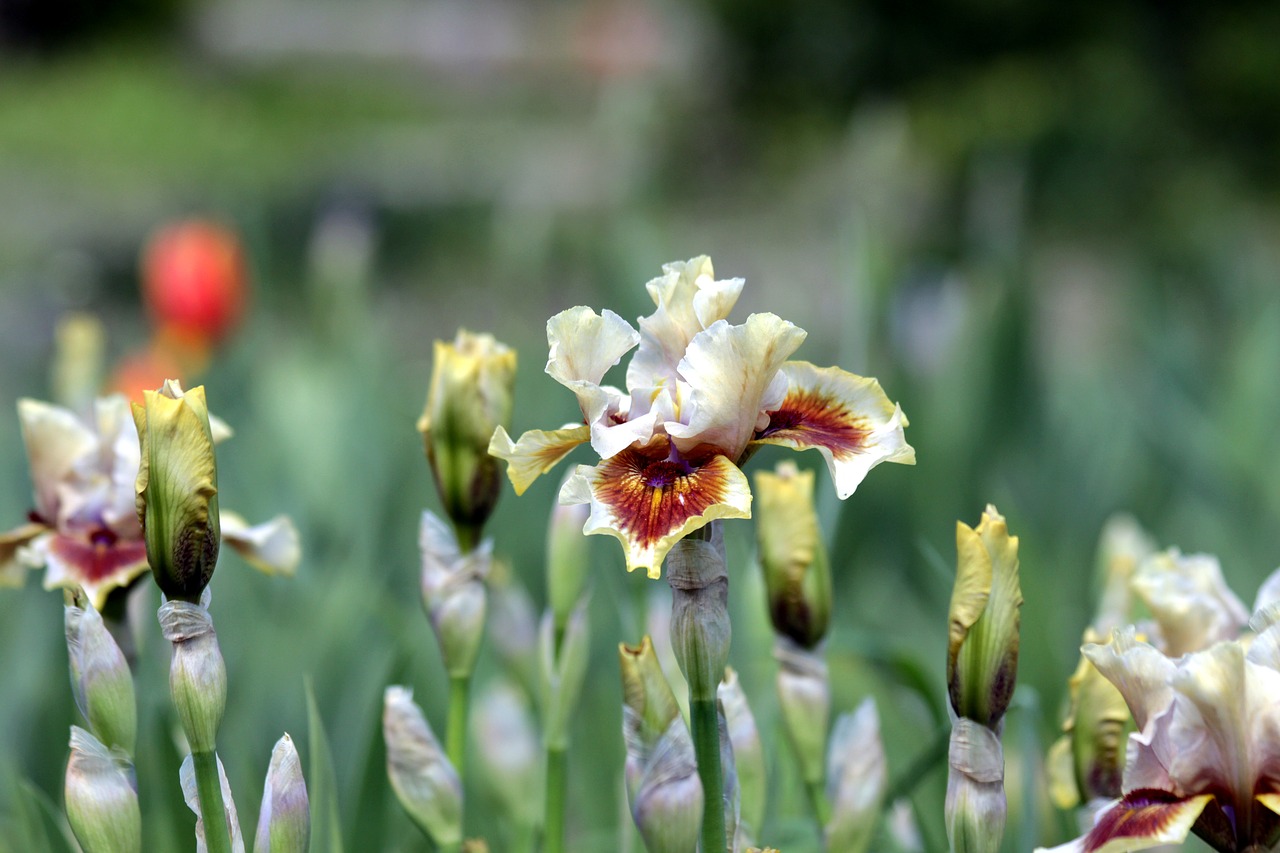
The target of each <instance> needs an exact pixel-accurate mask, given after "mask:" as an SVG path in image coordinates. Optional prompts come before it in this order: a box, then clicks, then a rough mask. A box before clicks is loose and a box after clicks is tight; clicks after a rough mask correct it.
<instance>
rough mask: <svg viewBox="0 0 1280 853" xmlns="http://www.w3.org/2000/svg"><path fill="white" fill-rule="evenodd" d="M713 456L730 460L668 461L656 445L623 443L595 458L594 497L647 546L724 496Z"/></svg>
mask: <svg viewBox="0 0 1280 853" xmlns="http://www.w3.org/2000/svg"><path fill="white" fill-rule="evenodd" d="M717 459H719V460H723V464H731V463H729V462H728V460H725V459H724V457H723V456H712V457H706V458H702V459H698V460H696V461H690V462H687V463H686V462H682V461H673V460H670V459H668V457H667V450H666V448H665V447H661V446H659V447H658V448H657V449H655V450H637V449H635V448H628V449H627V450H624V451H622V452H621V453H619V454H618V455H617V456H614V457H612V458H611V459H608V460H606V461H604V462H602V463H601V464H600V469H599V471H600V474H599V480H597V482H596V486H595V492H596V499H597V500H599V501H600V502H601V503H603V504H605V505H606V506H608V507H609V508H610V509H611V510H612V511H613V514H614V516H615V517H616V518H617V520H618V527H619V528H620V529H621V530H622V532H623V533H624V534H626V536H627V538H629V539H631V540H633V541H634V542H636V543H638V544H640V545H641V546H642V547H645V548H648V547H651V546H652V545H653V544H654V543H656V542H657V541H658V540H660V539H662V538H663V537H664V536H668V535H670V534H671V533H672V532H673V531H675V530H678V529H679V528H680V527H681V526H683V525H684V523H685V522H686V521H688V520H689V519H690V518H694V517H696V516H699V515H702V514H703V513H704V512H706V511H707V510H708V509H709V508H710V507H712V506H714V505H716V504H718V503H721V502H723V500H724V498H725V493H726V488H725V487H726V482H725V477H724V476H723V474H722V473H721V472H720V471H718V470H716V468H717V467H718V466H714V465H712V463H713V462H715V460H717Z"/></svg>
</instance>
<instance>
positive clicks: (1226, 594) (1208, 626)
mask: <svg viewBox="0 0 1280 853" xmlns="http://www.w3.org/2000/svg"><path fill="white" fill-rule="evenodd" d="M1131 586H1132V588H1133V591H1134V594H1136V595H1137V596H1138V598H1140V599H1142V602H1143V603H1144V604H1146V606H1147V608H1148V609H1149V610H1150V611H1151V616H1152V619H1153V620H1154V622H1155V629H1154V631H1153V632H1152V633H1153V634H1154V635H1155V637H1157V638H1158V642H1157V645H1158V646H1159V647H1160V649H1161V651H1163V652H1164V653H1165V654H1167V655H1169V656H1170V657H1178V656H1179V655H1184V654H1187V653H1188V652H1196V651H1201V650H1202V649H1207V648H1209V647H1210V646H1211V645H1213V644H1214V643H1218V642H1222V641H1224V640H1234V639H1235V638H1236V637H1238V636H1239V635H1240V631H1241V630H1242V629H1243V628H1244V626H1245V623H1247V622H1248V621H1249V612H1248V611H1247V610H1245V607H1244V603H1243V602H1242V601H1240V599H1239V598H1237V597H1236V594H1235V593H1234V592H1232V591H1231V590H1230V589H1229V588H1228V587H1227V582H1226V581H1225V580H1223V577H1222V568H1221V566H1219V565H1218V558H1217V557H1214V556H1211V555H1209V554H1183V553H1181V552H1180V551H1179V550H1178V549H1177V548H1170V549H1169V550H1167V551H1163V552H1161V553H1158V554H1154V555H1152V556H1151V557H1148V558H1147V559H1146V560H1144V561H1143V563H1142V565H1140V566H1139V567H1138V569H1137V571H1135V572H1134V575H1133V579H1132V581H1131Z"/></svg>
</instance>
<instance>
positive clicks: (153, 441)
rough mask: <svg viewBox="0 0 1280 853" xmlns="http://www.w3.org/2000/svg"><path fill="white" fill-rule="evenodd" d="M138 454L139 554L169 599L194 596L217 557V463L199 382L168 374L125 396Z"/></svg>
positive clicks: (198, 594) (207, 581) (206, 582)
mask: <svg viewBox="0 0 1280 853" xmlns="http://www.w3.org/2000/svg"><path fill="white" fill-rule="evenodd" d="M133 420H134V423H135V424H137V427H138V439H139V441H140V442H141V450H142V461H141V464H140V465H139V467H138V479H137V484H136V489H137V508H138V519H139V520H140V521H141V522H142V533H143V537H144V538H145V539H146V543H147V560H148V561H149V562H150V563H151V573H152V575H154V577H155V579H156V583H157V584H158V585H159V586H160V590H161V591H162V592H163V593H164V594H165V595H166V596H167V597H169V598H171V599H182V600H184V601H198V600H199V599H200V592H201V591H202V590H203V589H204V588H205V587H206V586H207V585H208V584H209V579H210V578H211V577H213V569H214V566H215V565H216V563H217V562H218V544H219V538H220V534H219V530H218V471H217V466H216V465H215V463H214V456H213V433H212V431H211V430H210V427H209V408H208V405H207V404H206V403H205V395H204V386H200V387H198V388H192V389H191V390H190V391H187V392H185V393H184V392H183V390H182V387H181V386H180V385H179V384H178V383H177V382H176V381H174V380H168V381H166V382H165V383H164V385H163V386H162V387H161V388H160V390H159V391H145V392H143V403H142V404H141V405H139V404H137V403H134V404H133Z"/></svg>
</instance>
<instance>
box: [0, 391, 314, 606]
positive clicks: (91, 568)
mask: <svg viewBox="0 0 1280 853" xmlns="http://www.w3.org/2000/svg"><path fill="white" fill-rule="evenodd" d="M18 417H19V419H20V420H21V422H22V438H23V441H24V442H25V443H26V447H27V458H28V460H29V463H30V467H31V479H32V481H33V483H34V485H35V508H34V509H33V510H32V511H31V513H30V516H29V519H30V520H29V522H28V523H27V524H24V525H22V526H20V527H18V528H15V529H14V530H11V531H9V532H7V533H0V583H7V584H9V585H19V586H20V585H21V584H22V582H23V581H24V579H25V574H26V571H25V570H26V569H27V568H38V567H40V566H46V567H47V570H46V572H45V578H44V585H45V588H46V589H53V588H54V587H59V586H63V587H70V588H75V587H77V586H79V587H83V588H84V591H85V594H86V595H87V596H88V598H89V600H90V601H92V602H93V606H94V607H95V608H98V609H101V608H102V607H103V605H104V604H105V603H106V598H107V594H108V593H110V592H111V590H113V589H116V588H117V587H123V586H127V585H128V584H129V583H130V582H131V581H132V580H133V579H134V578H136V577H137V576H138V575H140V574H142V573H143V572H145V571H146V570H147V566H148V563H147V547H146V542H145V541H144V540H143V536H142V525H141V523H140V522H139V521H138V512H137V508H136V502H135V501H136V495H135V489H134V486H135V481H136V479H137V476H138V466H139V464H140V460H141V453H140V450H139V446H138V432H137V429H136V427H135V425H134V422H133V416H132V415H131V414H130V411H129V402H128V401H127V400H126V399H125V398H124V397H122V396H118V395H113V396H109V397H102V398H99V399H98V400H96V401H95V402H94V405H93V409H92V419H91V420H88V421H86V420H82V419H81V418H80V417H79V416H78V415H76V414H75V413H74V412H72V411H71V410H69V409H65V408H63V407H61V406H55V405H52V404H49V403H43V402H40V401H38V400H29V399H24V400H19V401H18ZM212 421H213V423H212V429H213V439H214V441H215V442H216V441H218V440H220V439H223V438H226V437H228V436H230V435H231V430H230V429H229V428H228V427H227V425H226V424H224V423H222V422H221V421H219V420H217V419H216V418H214V419H212ZM222 535H223V540H224V541H225V542H227V544H229V545H232V546H233V547H234V548H236V550H238V551H239V552H240V553H241V554H242V555H243V556H244V557H245V559H247V560H248V561H249V562H250V563H252V564H253V565H254V566H256V567H258V568H260V569H262V570H263V571H266V572H268V573H275V572H281V573H285V574H289V573H292V572H293V570H294V569H295V568H296V567H297V564H298V561H299V559H300V558H301V552H300V550H299V547H298V534H297V532H296V531H295V530H294V528H293V525H292V523H291V522H290V521H289V519H288V518H286V517H284V516H279V517H277V518H275V519H273V520H271V521H268V522H266V523H264V524H260V525H257V526H254V527H250V526H249V525H248V524H247V523H246V522H245V521H244V519H243V518H241V517H239V516H237V515H234V514H232V513H224V514H223V515H222Z"/></svg>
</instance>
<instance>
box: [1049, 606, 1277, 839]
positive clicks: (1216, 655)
mask: <svg viewBox="0 0 1280 853" xmlns="http://www.w3.org/2000/svg"><path fill="white" fill-rule="evenodd" d="M1260 616H1262V614H1260ZM1255 621H1257V620H1256V619H1255ZM1264 624H1265V620H1264ZM1259 627H1263V625H1261V624H1260V625H1259ZM1277 649H1280V625H1276V624H1270V625H1266V627H1265V630H1264V631H1263V633H1262V634H1260V635H1259V636H1258V637H1256V638H1254V639H1253V641H1252V642H1251V643H1246V642H1244V641H1241V640H1232V641H1230V642H1222V643H1218V644H1217V645H1215V646H1213V647H1212V648H1209V649H1207V650H1205V651H1198V652H1194V653H1191V654H1188V655H1185V656H1183V657H1181V658H1169V657H1167V656H1165V655H1164V654H1162V653H1161V652H1160V651H1158V650H1157V649H1155V648H1154V647H1152V646H1150V645H1147V644H1146V643H1143V642H1141V641H1139V640H1137V639H1136V636H1135V633H1134V630H1133V629H1132V628H1128V629H1125V630H1123V631H1120V632H1117V633H1116V635H1115V636H1114V637H1113V639H1112V640H1111V642H1110V643H1109V644H1108V645H1105V646H1101V645H1087V646H1085V647H1084V653H1085V656H1086V657H1088V658H1089V660H1090V661H1092V662H1093V664H1094V666H1096V667H1097V668H1098V670H1099V671H1100V672H1101V673H1102V674H1103V675H1104V676H1106V677H1107V678H1108V679H1109V680H1110V681H1111V682H1112V683H1113V684H1115V685H1116V687H1117V688H1118V689H1119V690H1120V692H1121V694H1123V696H1124V699H1125V701H1126V702H1127V703H1128V705H1129V710H1130V711H1131V712H1132V713H1133V717H1134V720H1135V722H1136V723H1137V724H1138V726H1139V727H1140V729H1141V730H1140V731H1139V732H1135V733H1133V734H1131V735H1130V736H1129V748H1128V760H1127V762H1126V766H1125V771H1124V797H1123V798H1122V799H1120V800H1118V801H1116V802H1115V803H1114V804H1112V805H1111V806H1110V807H1109V808H1106V809H1104V810H1103V811H1101V812H1100V813H1099V814H1098V816H1097V819H1096V822H1095V824H1094V826H1093V829H1091V830H1090V831H1089V832H1088V833H1087V834H1086V835H1085V836H1084V837H1082V838H1078V839H1076V840H1075V841H1073V842H1071V843H1069V844H1066V845H1063V846H1061V847H1056V848H1054V851H1055V853H1125V851H1130V850H1145V849H1147V848H1150V847H1155V846H1158V845H1162V844H1177V843H1180V842H1182V841H1183V840H1184V839H1185V838H1186V837H1187V835H1188V834H1189V833H1190V832H1191V831H1192V830H1194V831H1195V833H1196V834H1197V835H1199V836H1200V837H1201V838H1203V839H1204V840H1205V841H1207V842H1208V843H1209V844H1211V845H1212V846H1213V847H1214V849H1216V850H1220V851H1252V850H1270V849H1271V848H1272V847H1273V846H1274V845H1275V844H1276V842H1277V841H1280V814H1277V812H1280V746H1278V745H1280V668H1278V665H1280V654H1277Z"/></svg>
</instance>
